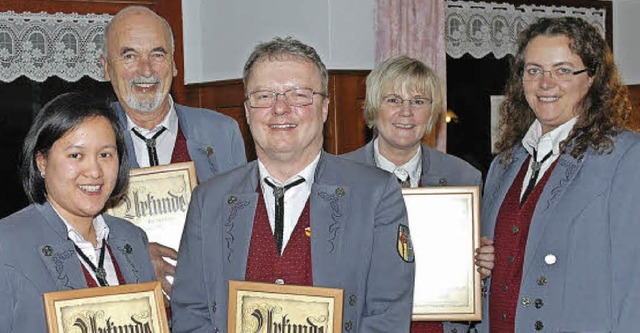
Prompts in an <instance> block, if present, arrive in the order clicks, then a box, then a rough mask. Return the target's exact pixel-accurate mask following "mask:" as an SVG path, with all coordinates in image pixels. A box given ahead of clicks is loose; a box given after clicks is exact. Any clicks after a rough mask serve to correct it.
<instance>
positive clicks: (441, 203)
mask: <svg viewBox="0 0 640 333" xmlns="http://www.w3.org/2000/svg"><path fill="white" fill-rule="evenodd" d="M402 194H403V196H404V201H405V205H406V207H407V214H408V216H409V228H410V230H411V240H412V243H413V248H414V254H415V258H416V259H415V260H416V278H415V289H414V295H413V315H412V319H413V320H414V321H479V320H482V289H481V277H480V273H478V271H477V270H476V267H475V259H474V258H475V249H476V248H477V247H479V246H480V189H479V188H478V186H451V187H425V188H407V189H402Z"/></svg>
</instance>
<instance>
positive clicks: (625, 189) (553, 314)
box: [480, 17, 640, 332]
mask: <svg viewBox="0 0 640 333" xmlns="http://www.w3.org/2000/svg"><path fill="white" fill-rule="evenodd" d="M505 95H506V100H505V101H504V103H503V104H502V105H501V107H500V117H501V120H500V126H501V129H502V136H501V139H500V140H499V142H498V145H497V147H498V149H499V151H500V153H499V155H498V156H497V157H496V159H495V160H494V161H493V163H492V165H491V168H490V170H489V174H488V177H487V181H486V185H485V194H484V197H483V205H482V227H483V234H484V235H485V236H489V237H491V238H494V239H495V251H496V253H495V256H496V257H495V260H496V261H495V267H494V269H493V273H492V276H491V281H490V284H489V290H488V293H487V295H488V299H486V300H487V302H486V303H485V308H484V309H485V312H484V320H483V322H482V327H481V328H480V331H481V332H532V331H545V332H587V331H588V332H634V331H637V324H636V322H637V318H638V316H639V315H640V283H639V282H638V281H640V280H638V276H639V274H640V242H638V240H637V237H638V236H637V235H639V234H640V218H639V216H640V211H639V209H638V207H640V205H638V202H640V171H639V170H638V168H637V164H638V161H640V137H639V136H638V135H637V134H635V133H632V132H631V131H629V130H627V128H628V121H629V120H628V119H629V113H630V111H631V106H630V103H629V100H628V98H627V91H626V89H625V87H624V86H623V85H622V84H621V83H620V79H619V76H618V71H617V69H616V66H615V64H614V61H613V56H612V54H611V50H610V49H609V47H608V45H607V44H606V42H605V41H604V39H603V38H602V36H601V34H600V33H599V32H598V31H597V30H596V29H595V28H594V27H593V26H591V25H590V24H588V23H587V22H585V21H584V20H582V19H579V18H568V17H567V18H543V19H540V20H539V21H537V22H535V23H533V24H532V25H530V26H529V27H527V28H526V29H525V30H524V31H522V32H521V34H520V37H519V40H518V48H517V54H516V57H515V61H514V62H513V64H512V67H511V71H510V77H509V79H508V82H507V86H506V92H505Z"/></svg>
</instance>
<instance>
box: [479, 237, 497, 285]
mask: <svg viewBox="0 0 640 333" xmlns="http://www.w3.org/2000/svg"><path fill="white" fill-rule="evenodd" d="M495 253H496V251H495V249H494V248H493V240H492V239H489V238H487V237H482V238H480V247H479V248H477V249H476V266H478V272H479V273H480V275H481V276H482V278H483V279H486V278H488V277H489V276H491V271H492V270H493V266H494V264H495V260H496V255H495Z"/></svg>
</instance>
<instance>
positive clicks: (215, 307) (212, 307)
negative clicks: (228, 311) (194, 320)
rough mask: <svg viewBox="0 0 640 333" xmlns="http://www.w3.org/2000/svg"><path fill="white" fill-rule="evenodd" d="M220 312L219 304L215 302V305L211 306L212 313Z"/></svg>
mask: <svg viewBox="0 0 640 333" xmlns="http://www.w3.org/2000/svg"><path fill="white" fill-rule="evenodd" d="M217 310H218V304H216V302H213V304H211V311H213V312H216V311H217Z"/></svg>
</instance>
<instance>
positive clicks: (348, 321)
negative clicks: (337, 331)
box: [344, 320, 353, 331]
mask: <svg viewBox="0 0 640 333" xmlns="http://www.w3.org/2000/svg"><path fill="white" fill-rule="evenodd" d="M352 328H353V323H352V322H351V320H347V322H346V323H344V329H345V330H346V331H351V329H352Z"/></svg>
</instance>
